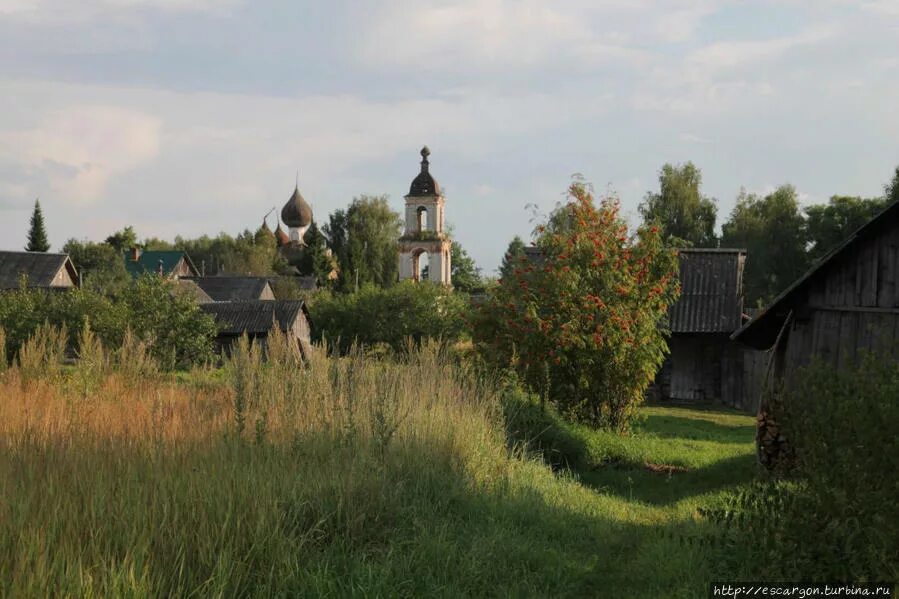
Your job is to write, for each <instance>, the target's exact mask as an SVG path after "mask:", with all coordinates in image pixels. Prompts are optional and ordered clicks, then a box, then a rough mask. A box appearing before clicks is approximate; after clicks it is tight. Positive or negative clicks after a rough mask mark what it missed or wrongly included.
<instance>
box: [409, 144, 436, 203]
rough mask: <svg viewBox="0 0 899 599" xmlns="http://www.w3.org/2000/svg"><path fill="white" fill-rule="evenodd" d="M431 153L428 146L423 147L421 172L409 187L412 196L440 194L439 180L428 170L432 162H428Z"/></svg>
mask: <svg viewBox="0 0 899 599" xmlns="http://www.w3.org/2000/svg"><path fill="white" fill-rule="evenodd" d="M430 155H431V150H429V149H428V146H425V147H423V148H422V149H421V172H420V173H418V176H417V177H415V178H414V179H413V180H412V185H411V186H410V187H409V195H410V196H439V195H440V185H439V184H438V183H437V180H436V179H435V178H434V177H432V176H431V173H429V172H428V167H429V166H430V164H431V163H430V162H428V156H430Z"/></svg>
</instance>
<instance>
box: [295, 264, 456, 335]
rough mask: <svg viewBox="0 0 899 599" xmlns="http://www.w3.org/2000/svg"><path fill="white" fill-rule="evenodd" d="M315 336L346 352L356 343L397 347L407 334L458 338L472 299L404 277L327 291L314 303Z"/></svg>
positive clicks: (312, 302)
mask: <svg viewBox="0 0 899 599" xmlns="http://www.w3.org/2000/svg"><path fill="white" fill-rule="evenodd" d="M310 312H311V316H312V322H314V323H315V331H314V333H315V335H316V337H317V338H318V339H323V338H324V339H326V340H327V341H328V342H329V343H335V344H338V346H339V348H340V349H341V351H346V350H347V349H349V347H350V346H351V345H352V344H353V343H354V342H358V343H361V344H363V345H366V346H375V345H378V344H386V345H388V346H389V347H390V348H391V349H393V350H394V351H399V350H401V349H403V348H404V346H405V344H406V343H407V339H409V338H411V339H412V340H413V341H415V342H420V341H421V340H423V339H428V338H432V339H442V340H444V341H454V340H457V339H459V338H460V337H461V336H462V334H463V333H464V331H465V322H466V320H467V312H468V303H467V301H466V300H465V298H464V296H462V295H459V294H457V293H453V292H452V291H450V290H448V289H446V288H445V287H443V286H441V285H426V284H421V283H416V282H414V281H402V282H400V283H399V284H397V285H393V286H391V287H389V288H379V287H376V286H374V285H371V284H369V285H366V286H365V287H363V288H362V289H360V290H359V291H358V292H355V293H345V294H329V293H323V294H320V295H318V296H316V297H315V298H313V300H312V301H311V303H310Z"/></svg>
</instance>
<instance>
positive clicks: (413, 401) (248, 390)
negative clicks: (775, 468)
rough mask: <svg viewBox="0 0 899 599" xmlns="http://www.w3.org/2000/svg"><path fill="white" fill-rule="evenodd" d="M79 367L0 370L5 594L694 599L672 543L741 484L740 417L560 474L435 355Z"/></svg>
mask: <svg viewBox="0 0 899 599" xmlns="http://www.w3.org/2000/svg"><path fill="white" fill-rule="evenodd" d="M276 354H277V351H276ZM89 363H90V361H89V360H86V361H85V364H89ZM94 364H95V367H93V370H91V371H90V372H86V373H85V372H81V367H79V368H77V369H75V370H73V371H62V372H56V373H55V374H50V375H41V376H34V375H33V374H28V373H27V372H20V371H10V372H7V373H6V374H0V448H2V449H0V596H35V597H37V596H47V595H55V596H60V595H68V596H126V597H149V596H221V597H232V596H265V597H269V596H335V597H338V596H339V597H343V596H366V597H374V596H385V597H386V596H429V597H459V596H466V595H467V596H540V597H543V596H570V597H583V596H600V597H602V596H615V597H620V596H630V597H660V596H665V597H678V596H683V597H694V596H705V594H706V593H707V585H708V582H709V581H710V580H711V579H712V578H714V577H715V575H716V572H715V565H714V562H713V560H712V559H711V558H710V555H708V554H707V552H706V551H703V550H702V549H701V548H700V547H699V546H697V545H694V544H688V543H684V538H686V537H691V536H692V537H695V536H696V535H697V534H699V533H701V532H702V531H703V530H704V529H705V528H706V527H709V526H711V525H710V524H708V523H706V522H704V521H703V520H702V518H701V517H700V514H699V508H701V507H702V506H707V505H711V504H713V503H715V502H716V501H719V500H720V498H721V497H722V496H723V495H724V494H726V493H728V492H731V491H732V490H733V489H735V488H736V487H738V486H739V485H742V484H744V483H746V482H748V481H749V480H750V479H751V478H752V477H753V475H754V456H753V444H752V437H753V421H752V418H750V417H747V416H744V415H739V414H736V413H731V412H726V411H721V410H712V409H691V408H682V407H658V406H651V407H645V408H644V409H643V410H642V414H643V416H644V418H643V421H642V423H641V424H640V425H639V426H638V428H637V430H636V431H635V432H634V433H633V434H632V435H631V436H629V437H618V436H614V435H610V434H605V433H600V432H595V431H591V430H588V429H583V428H579V427H568V429H567V433H568V434H570V435H571V436H572V438H573V439H575V440H576V442H577V443H579V444H580V445H581V450H582V451H581V457H580V459H579V460H578V463H577V464H576V466H575V467H574V468H573V469H570V470H569V469H564V468H556V469H555V470H554V469H552V468H550V467H549V466H547V465H546V463H545V462H544V461H543V460H542V459H541V458H539V457H538V456H536V455H534V454H533V453H530V452H527V451H525V450H524V449H523V444H522V443H521V442H516V441H515V440H510V439H509V438H508V436H507V433H506V427H505V426H504V413H503V409H502V405H503V399H502V393H503V391H502V389H501V388H500V387H499V386H498V385H497V384H495V383H494V382H492V381H490V380H485V379H484V378H482V377H479V376H478V375H476V374H475V373H473V372H471V371H469V370H467V369H466V368H465V367H464V366H459V365H457V364H454V363H453V362H452V361H451V360H449V359H448V358H447V357H446V356H444V355H443V354H442V352H441V351H440V350H439V349H438V348H436V347H429V348H425V349H424V350H422V351H420V352H412V353H410V354H409V355H408V356H407V357H406V358H405V359H403V360H399V361H397V362H391V363H387V362H384V363H372V362H371V361H369V360H368V359H366V358H365V357H363V356H362V355H361V354H354V355H351V356H350V357H348V358H345V359H341V360H335V359H331V358H327V357H324V356H315V357H314V358H313V360H312V362H311V364H310V365H309V367H308V368H307V369H305V370H301V369H299V368H298V367H297V366H296V364H294V363H293V361H292V359H291V357H290V356H288V355H281V356H280V357H279V356H278V355H275V356H274V359H273V360H271V361H270V362H269V363H268V364H265V365H263V364H261V363H260V362H259V357H258V355H255V354H253V353H252V352H247V351H239V352H237V353H236V355H235V357H234V359H233V360H232V362H231V363H230V364H228V365H226V368H225V369H224V370H222V371H219V372H216V373H209V372H206V373H202V372H201V373H194V374H192V375H190V376H186V377H180V379H179V380H175V379H172V378H171V377H165V376H162V375H151V374H147V375H144V374H141V373H140V372H138V371H134V370H131V371H129V370H128V369H127V368H125V367H122V368H115V367H113V366H111V365H109V364H108V361H107V360H105V359H98V360H96V361H94ZM85 368H87V366H85ZM719 574H720V573H719Z"/></svg>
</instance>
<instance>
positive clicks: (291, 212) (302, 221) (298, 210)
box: [281, 187, 312, 228]
mask: <svg viewBox="0 0 899 599" xmlns="http://www.w3.org/2000/svg"><path fill="white" fill-rule="evenodd" d="M281 220H283V221H284V224H285V225H287V226H288V227H294V228H299V227H308V226H309V225H311V224H312V206H310V205H309V204H308V203H307V202H306V200H305V199H304V198H303V194H301V193H300V189H299V187H295V188H294V190H293V195H291V196H290V199H289V200H287V203H286V204H284V207H283V208H282V209H281Z"/></svg>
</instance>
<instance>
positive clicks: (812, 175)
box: [0, 0, 899, 272]
mask: <svg viewBox="0 0 899 599" xmlns="http://www.w3.org/2000/svg"><path fill="white" fill-rule="evenodd" d="M0 86H2V87H0V89H2V93H0V248H3V249H19V248H21V247H22V246H24V244H25V234H26V230H27V226H28V217H29V214H30V211H31V207H32V204H33V202H34V199H35V198H36V197H40V199H41V203H42V205H43V206H44V211H45V216H46V220H47V226H48V230H49V234H50V240H51V242H52V244H53V248H54V249H59V248H60V247H61V246H62V244H63V243H64V241H65V240H66V239H68V238H70V237H76V238H89V239H102V238H104V237H105V236H106V235H108V234H109V233H110V232H112V231H113V230H115V229H119V228H121V227H123V226H125V225H129V224H131V225H134V226H135V228H136V229H137V232H138V234H139V235H140V236H141V237H151V236H153V237H162V238H173V237H174V236H175V235H176V234H181V235H186V236H197V235H200V234H203V233H208V234H211V235H214V234H216V233H218V232H220V231H225V232H228V233H231V234H236V233H237V232H239V231H240V230H242V229H244V228H246V227H250V228H253V229H255V228H256V227H258V226H259V224H260V223H261V221H262V217H263V215H264V214H265V213H266V212H267V211H268V210H269V209H270V208H271V207H273V206H277V207H278V208H279V209H280V207H281V205H282V204H283V203H284V202H285V201H286V200H287V198H288V196H289V195H290V194H291V192H292V191H293V185H294V177H295V173H296V171H297V170H298V169H299V172H300V175H299V180H300V189H301V191H302V192H303V194H304V196H305V197H306V199H307V200H308V201H309V203H310V204H311V205H312V207H313V210H314V212H315V215H316V220H318V221H319V222H324V221H326V219H327V215H328V213H330V212H331V211H333V210H335V209H337V208H341V207H344V206H345V205H346V204H348V203H349V201H350V200H351V199H352V198H353V196H355V195H359V194H363V193H368V194H382V193H386V194H389V195H390V198H391V203H392V205H393V207H394V208H395V209H396V210H398V211H399V210H400V209H401V206H402V202H403V195H404V194H405V193H407V192H408V189H409V183H410V181H411V180H412V178H413V177H414V176H415V174H416V173H417V171H418V161H419V159H420V158H419V155H418V151H419V149H420V148H421V146H422V145H424V144H427V145H428V146H429V147H430V149H431V152H432V154H431V172H432V173H433V174H434V175H435V177H436V178H437V179H438V181H439V182H440V184H441V186H442V187H443V188H444V190H445V192H446V197H447V209H446V210H447V219H448V221H450V222H451V223H452V224H453V226H454V229H455V237H456V239H458V240H459V241H460V242H461V243H462V244H463V245H464V246H465V248H466V249H468V250H469V253H471V254H472V256H473V257H474V258H475V260H476V261H477V262H478V264H479V265H480V266H482V267H483V268H484V269H485V271H487V272H491V271H492V270H493V269H494V268H495V267H496V266H497V264H498V262H499V260H500V258H501V256H502V253H503V251H504V249H505V247H506V245H507V244H508V242H509V240H510V239H511V238H512V236H513V235H515V234H519V235H522V236H523V237H525V238H527V237H528V235H529V234H530V231H531V229H532V228H533V224H532V223H531V222H530V219H531V213H530V212H529V211H528V210H527V209H526V208H525V206H526V205H527V204H537V205H538V206H539V207H540V208H541V210H543V211H548V210H549V209H551V208H552V206H553V205H554V204H555V202H556V201H558V200H559V199H560V198H561V194H562V192H563V191H564V190H565V188H566V186H567V184H568V182H569V180H570V177H571V175H572V174H573V173H582V174H583V175H584V176H585V177H586V178H587V180H589V181H591V182H593V184H594V185H595V186H596V188H597V190H599V191H601V192H605V191H606V190H612V191H614V192H615V193H617V194H618V195H619V196H620V198H621V201H622V205H623V208H624V211H625V213H626V214H627V215H628V216H629V217H630V218H631V219H632V221H634V222H635V221H636V206H637V204H638V203H639V201H640V199H641V198H642V197H643V195H644V194H645V193H646V192H647V191H648V190H651V189H655V188H657V172H658V170H659V168H660V167H661V166H662V165H663V164H664V163H665V162H683V161H687V160H692V161H693V162H694V163H695V164H696V165H697V166H699V167H700V168H701V169H702V172H703V175H704V192H705V193H706V194H707V195H710V196H713V197H715V198H717V199H718V202H719V224H720V222H721V221H722V220H723V219H724V218H725V217H726V216H727V214H728V213H729V212H730V210H731V208H732V207H733V204H734V199H735V197H736V195H737V194H738V193H739V190H740V188H741V187H745V188H746V189H747V190H749V191H758V192H764V191H768V190H770V189H772V188H774V187H775V186H777V185H779V184H782V183H792V184H794V185H795V186H796V187H797V189H798V190H799V192H800V194H801V197H802V199H803V202H805V203H810V202H817V201H823V200H826V198H827V197H829V196H830V195H833V194H852V195H863V196H872V195H879V194H880V193H881V190H882V186H883V184H884V183H885V182H886V181H887V180H888V179H889V178H890V174H891V172H892V170H893V168H894V167H895V166H896V165H897V164H899V0H870V1H866V0H851V1H850V0H807V1H798V0H795V1H791V0H778V1H773V0H772V1H762V0H751V1H750V0H743V1H732V2H728V1H724V0H716V1H706V0H691V1H686V0H684V1H681V0H657V1H653V0H552V1H550V0H519V1H512V0H459V1H455V2H436V1H431V0H409V1H399V0H382V1H374V0H372V1H362V0H355V1H352V2H351V1H345V0H330V1H328V2H322V1H317V2H305V1H299V0H78V1H77V2H75V1H73V0H0ZM270 222H271V221H270Z"/></svg>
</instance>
